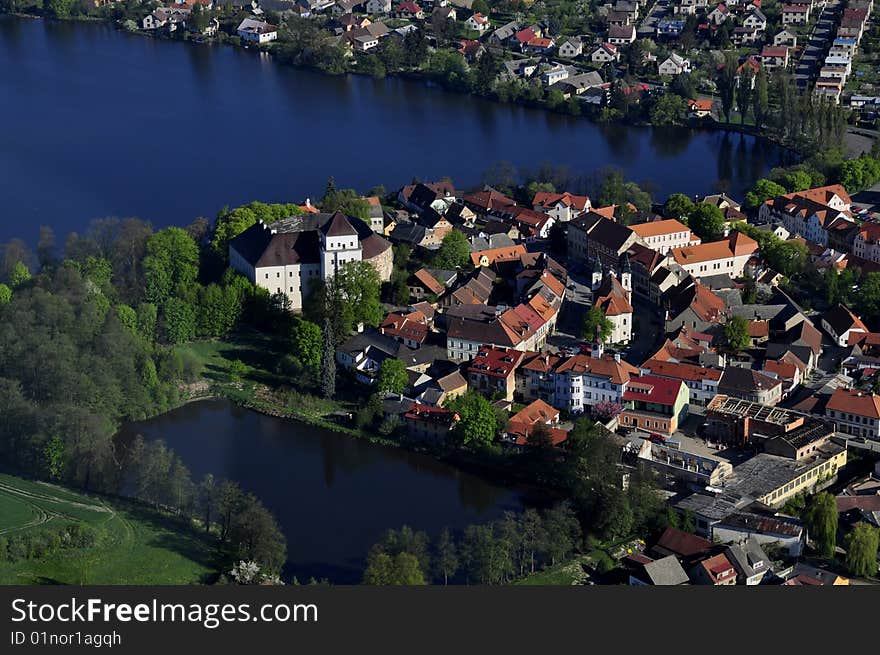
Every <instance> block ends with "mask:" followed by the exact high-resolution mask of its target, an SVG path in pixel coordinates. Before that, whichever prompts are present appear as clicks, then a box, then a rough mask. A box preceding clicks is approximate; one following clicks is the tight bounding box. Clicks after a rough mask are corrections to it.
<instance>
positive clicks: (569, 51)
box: [559, 36, 584, 59]
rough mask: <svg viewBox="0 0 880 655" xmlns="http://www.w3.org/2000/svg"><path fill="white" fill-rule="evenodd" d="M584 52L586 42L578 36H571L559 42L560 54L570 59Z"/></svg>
mask: <svg viewBox="0 0 880 655" xmlns="http://www.w3.org/2000/svg"><path fill="white" fill-rule="evenodd" d="M583 53H584V42H583V41H581V40H580V38H578V37H576V36H571V37H569V38H567V39H565V40H564V41H563V42H562V43H560V44H559V56H560V57H566V58H568V59H574V58H575V57H580V56H581V55H582V54H583Z"/></svg>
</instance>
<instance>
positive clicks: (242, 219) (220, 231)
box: [211, 202, 302, 260]
mask: <svg viewBox="0 0 880 655" xmlns="http://www.w3.org/2000/svg"><path fill="white" fill-rule="evenodd" d="M297 214H302V209H300V208H299V207H298V206H297V205H294V204H290V203H282V204H266V203H264V202H251V203H248V204H246V205H242V206H241V207H236V208H235V209H233V210H231V211H230V210H227V209H223V210H222V211H220V213H219V214H217V219H216V221H215V222H214V231H213V234H212V235H211V248H212V249H213V250H214V252H216V253H217V254H218V255H220V256H221V257H222V258H223V259H224V260H225V258H226V257H227V256H228V255H229V242H230V241H231V240H232V239H234V238H235V237H237V236H238V235H239V234H241V233H242V232H244V231H245V230H246V229H248V228H249V227H250V226H251V225H254V224H255V223H257V222H258V221H263V222H264V223H275V222H277V221H280V220H282V219H284V218H287V217H289V216H295V215H297Z"/></svg>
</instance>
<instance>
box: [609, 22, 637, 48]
mask: <svg viewBox="0 0 880 655" xmlns="http://www.w3.org/2000/svg"><path fill="white" fill-rule="evenodd" d="M635 40H636V28H635V26H634V25H612V26H611V27H609V28H608V43H610V44H611V45H629V44H630V43H632V42H633V41H635Z"/></svg>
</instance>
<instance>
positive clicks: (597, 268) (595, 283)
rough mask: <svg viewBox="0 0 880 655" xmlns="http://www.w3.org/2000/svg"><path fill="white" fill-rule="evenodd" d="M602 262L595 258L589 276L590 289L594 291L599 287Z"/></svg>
mask: <svg viewBox="0 0 880 655" xmlns="http://www.w3.org/2000/svg"><path fill="white" fill-rule="evenodd" d="M602 277H603V275H602V262H601V261H599V258H598V257H597V258H596V263H595V265H594V266H593V275H592V277H591V278H590V289H592V290H593V291H595V290H596V289H598V288H599V285H600V284H602Z"/></svg>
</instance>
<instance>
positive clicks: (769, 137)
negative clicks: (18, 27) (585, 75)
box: [0, 12, 805, 166]
mask: <svg viewBox="0 0 880 655" xmlns="http://www.w3.org/2000/svg"><path fill="white" fill-rule="evenodd" d="M2 16H12V17H15V18H29V19H32V20H43V21H57V22H59V23H91V24H103V25H107V26H110V27H112V28H113V29H114V30H115V31H118V32H123V33H124V34H129V35H132V36H140V37H144V38H151V39H156V40H158V41H169V42H180V43H184V44H187V46H188V47H191V46H193V45H208V46H214V45H217V46H228V47H231V48H232V49H233V50H239V51H244V52H253V53H257V54H258V55H268V56H269V57H270V58H271V60H272V62H273V64H274V65H278V66H284V67H288V68H293V69H296V70H301V71H309V72H313V73H315V74H318V75H322V76H326V77H343V76H348V75H352V76H357V77H363V78H372V79H377V80H381V79H386V78H391V79H400V80H406V81H412V82H421V83H422V84H423V85H424V86H426V87H435V88H438V89H440V90H442V91H444V92H446V93H451V94H454V95H464V96H469V97H473V98H479V99H481V100H486V101H489V102H491V103H493V104H499V105H510V106H513V107H522V108H526V109H533V110H538V111H541V112H546V113H549V114H555V115H558V116H567V117H570V118H573V119H585V120H587V121H589V122H590V123H592V124H593V125H596V126H603V125H608V126H612V125H614V126H624V127H638V128H661V129H662V128H684V129H689V130H696V131H701V130H705V131H707V132H723V133H731V134H740V135H745V136H750V137H752V138H755V139H763V140H765V141H767V142H768V143H772V144H773V145H775V146H776V147H778V148H780V149H782V150H783V151H785V153H786V154H787V155H788V156H791V157H794V158H795V159H797V160H803V159H804V158H805V153H802V152H800V151H799V150H797V149H796V148H795V147H794V146H793V145H791V144H789V143H785V142H783V141H782V140H781V139H780V138H779V137H777V136H776V135H773V134H766V133H763V132H761V131H760V130H758V129H757V128H755V127H754V126H751V125H738V124H735V123H722V122H720V121H717V120H708V121H707V120H704V119H693V118H687V119H686V120H685V121H684V122H677V123H671V124H668V125H655V124H653V123H651V122H650V121H643V120H632V119H626V118H622V119H617V120H613V121H601V120H597V118H596V117H595V116H594V115H593V114H594V113H595V109H596V108H594V107H586V108H584V111H581V112H580V113H578V114H573V113H570V112H567V111H557V110H555V109H552V108H550V107H548V106H547V105H546V103H545V102H543V101H542V102H523V101H521V100H516V101H514V102H505V101H503V100H501V99H499V98H497V97H495V96H494V95H491V94H490V95H482V94H478V93H473V92H471V91H457V90H455V89H450V88H447V87H446V86H444V85H443V84H442V83H440V82H438V81H436V80H434V79H433V78H432V77H431V76H429V75H427V74H426V73H425V72H423V71H418V70H412V71H392V72H389V73H386V74H385V75H383V76H382V77H375V76H373V75H370V74H369V73H364V72H359V71H357V70H348V69H347V70H346V71H345V72H343V73H339V74H335V73H328V72H326V71H323V70H321V69H320V68H317V67H315V66H306V65H301V64H296V63H293V62H287V61H283V60H282V59H280V58H279V57H278V56H277V55H275V54H274V53H273V48H271V47H268V48H267V47H261V46H256V47H252V46H251V45H236V44H234V43H230V42H228V41H226V38H231V37H225V38H223V39H220V40H217V39H216V38H212V37H207V38H205V37H197V38H182V39H178V38H173V37H169V36H168V35H164V34H156V33H153V32H147V31H144V30H143V29H141V28H138V29H137V30H136V31H134V32H131V31H128V30H125V29H122V28H121V25H120V23H118V22H116V21H114V20H112V19H106V18H102V17H100V16H88V15H86V16H73V17H70V18H63V19H62V18H53V17H49V16H42V15H36V14H29V13H22V12H0V17H2ZM276 43H277V42H276ZM713 97H714V96H713ZM792 163H796V162H789V163H786V164H784V165H786V166H788V165H791V164H792Z"/></svg>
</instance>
